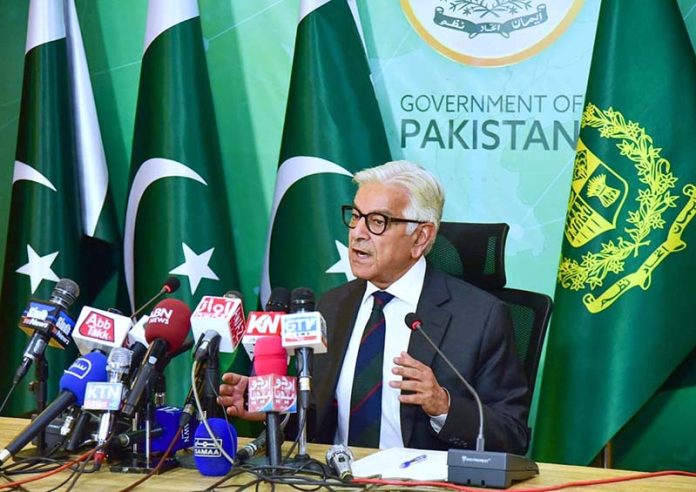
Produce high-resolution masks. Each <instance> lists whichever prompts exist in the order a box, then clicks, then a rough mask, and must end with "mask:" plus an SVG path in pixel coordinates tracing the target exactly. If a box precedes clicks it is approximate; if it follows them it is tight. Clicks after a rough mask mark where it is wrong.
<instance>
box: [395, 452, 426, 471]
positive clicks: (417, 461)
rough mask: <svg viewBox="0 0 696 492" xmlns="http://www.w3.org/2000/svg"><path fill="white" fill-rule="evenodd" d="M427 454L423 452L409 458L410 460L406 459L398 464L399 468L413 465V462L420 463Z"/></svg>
mask: <svg viewBox="0 0 696 492" xmlns="http://www.w3.org/2000/svg"><path fill="white" fill-rule="evenodd" d="M427 457H428V456H427V455H425V454H419V455H418V456H416V457H415V458H411V459H410V460H406V461H404V462H403V463H401V464H400V465H399V468H408V467H409V466H411V465H413V464H414V463H420V462H421V461H424V460H425V459H426V458H427Z"/></svg>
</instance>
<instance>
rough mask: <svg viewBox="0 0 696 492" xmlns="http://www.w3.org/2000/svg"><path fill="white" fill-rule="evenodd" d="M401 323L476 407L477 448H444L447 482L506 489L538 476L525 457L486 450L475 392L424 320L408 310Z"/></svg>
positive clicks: (480, 408)
mask: <svg viewBox="0 0 696 492" xmlns="http://www.w3.org/2000/svg"><path fill="white" fill-rule="evenodd" d="M404 322H405V323H406V326H408V328H409V329H411V330H412V331H417V332H418V333H420V334H421V335H422V336H423V338H425V340H426V341H427V342H428V344H429V345H430V346H431V347H432V348H433V349H434V350H435V352H436V353H437V354H438V355H439V356H440V357H441V358H442V360H443V361H444V362H445V363H446V364H447V365H448V366H449V368H450V369H452V371H453V372H454V374H455V375H456V376H457V378H458V379H459V380H460V381H461V382H462V384H463V385H464V386H465V387H466V389H467V390H469V393H471V395H472V396H473V397H474V400H475V401H476V406H477V407H478V414H479V430H478V436H477V437H476V451H471V450H468V449H449V450H448V451H447V481H448V482H451V483H456V484H460V485H473V486H482V487H496V488H508V487H510V484H511V482H512V481H513V480H525V479H527V478H530V477H532V476H534V475H538V474H539V467H538V466H537V464H536V463H535V462H534V461H532V460H531V459H529V458H527V457H526V456H520V455H517V454H512V453H500V452H495V451H485V440H484V437H483V428H484V422H483V406H482V405H481V399H480V398H479V395H478V393H477V392H476V390H475V389H474V388H473V386H471V385H470V384H469V382H468V381H467V380H466V379H464V376H462V374H461V372H459V370H457V368H456V367H455V366H454V364H452V362H451V361H450V360H449V359H448V358H447V356H446V355H445V354H444V353H442V351H441V350H440V348H439V347H438V346H437V345H435V343H434V342H433V341H432V339H431V338H430V337H429V336H428V334H427V333H426V332H425V331H424V330H423V321H422V320H421V319H420V318H418V316H417V315H416V314H415V313H408V314H407V315H406V317H405V318H404Z"/></svg>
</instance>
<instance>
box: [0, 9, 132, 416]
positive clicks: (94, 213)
mask: <svg viewBox="0 0 696 492" xmlns="http://www.w3.org/2000/svg"><path fill="white" fill-rule="evenodd" d="M27 4H28V8H29V15H28V25H27V40H26V48H25V54H24V74H23V80H22V96H21V105H20V111H19V124H18V133H17V147H16V153H15V161H14V163H2V165H3V166H7V165H10V166H12V165H13V174H12V199H11V203H10V214H9V224H8V237H7V246H6V250H5V268H4V273H3V281H2V296H1V298H2V303H1V304H0V347H2V350H3V357H1V358H0V373H2V374H3V375H5V376H6V377H3V378H2V381H0V394H2V395H3V398H5V396H7V395H8V392H9V384H10V380H11V377H10V376H11V375H12V374H14V372H15V370H16V368H17V366H18V364H19V362H20V361H21V360H22V355H23V353H24V349H25V348H26V346H27V342H28V338H27V336H26V335H25V334H24V333H22V332H21V331H20V330H19V329H18V328H17V323H18V321H19V317H20V315H21V314H22V311H23V310H24V309H25V308H26V306H27V303H28V301H29V299H30V298H35V299H41V300H48V299H49V298H50V297H51V292H52V290H53V288H54V286H55V285H56V282H58V280H59V279H61V278H69V279H71V280H73V281H75V282H76V283H77V284H78V286H79V288H80V296H79V297H78V299H77V302H76V303H75V304H74V305H73V306H72V307H71V308H70V314H71V315H72V316H73V317H74V318H76V317H77V315H78V313H79V312H80V307H81V305H83V304H89V305H94V304H95V303H94V301H95V298H96V297H97V296H98V295H99V294H100V292H101V291H102V289H103V287H104V286H105V284H106V282H107V281H109V280H110V279H112V278H113V275H114V274H115V272H116V268H117V259H116V258H117V254H116V252H117V251H118V246H117V243H118V242H119V241H118V233H117V231H116V225H115V219H114V215H113V212H114V209H113V204H112V203H111V195H110V193H109V176H108V169H107V167H106V160H105V157H104V151H103V148H102V141H101V135H100V131H99V122H98V119H97V112H96V107H95V104H94V98H93V94H92V87H91V83H90V78H89V70H88V67H87V60H86V58H85V52H84V47H83V44H82V37H81V33H80V28H79V25H78V18H77V15H76V13H75V6H74V3H73V0H67V1H64V0H32V1H31V2H27ZM104 302H107V301H106V300H105V301H104ZM99 307H103V308H107V307H111V306H110V305H106V306H99ZM44 355H45V358H46V361H47V362H48V366H49V370H48V377H49V380H48V384H47V387H48V393H49V394H48V399H49V401H50V400H52V399H53V398H54V397H55V395H56V393H57V392H58V380H59V379H60V377H61V376H62V374H63V369H65V368H66V367H68V366H69V365H70V363H71V362H72V361H73V360H74V359H75V358H76V356H77V351H76V350H75V348H74V345H72V346H69V347H68V348H67V350H59V349H56V348H48V349H47V350H46V352H45V354H44ZM32 379H34V371H33V370H32V371H30V372H29V374H27V375H26V376H25V377H24V379H23V380H22V382H21V383H20V384H19V385H18V386H17V388H15V390H14V392H13V393H12V398H11V399H9V400H8V401H7V406H6V407H5V409H4V413H6V414H11V415H20V414H24V413H26V412H29V411H30V410H32V409H34V408H36V397H35V395H34V394H32V393H31V391H29V390H28V389H27V388H28V383H29V382H30V381H31V380H32Z"/></svg>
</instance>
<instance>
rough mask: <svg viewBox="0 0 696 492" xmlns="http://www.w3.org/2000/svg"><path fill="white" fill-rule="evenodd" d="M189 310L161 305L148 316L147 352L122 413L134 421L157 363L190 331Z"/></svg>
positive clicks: (177, 304)
mask: <svg viewBox="0 0 696 492" xmlns="http://www.w3.org/2000/svg"><path fill="white" fill-rule="evenodd" d="M190 318H191V310H190V309H189V307H188V306H187V305H186V304H184V303H183V302H181V301H180V300H178V299H164V300H163V301H160V302H159V303H158V304H157V305H156V306H155V308H154V309H153V310H152V313H151V314H150V318H149V319H148V322H147V328H145V339H146V340H147V342H148V343H149V344H150V348H149V349H148V351H147V353H146V354H145V357H144V360H143V364H142V365H141V366H140V368H139V369H138V372H137V373H136V374H135V377H134V378H133V382H132V383H131V388H130V391H129V393H128V397H127V398H126V401H125V402H124V404H123V409H122V410H121V412H122V413H123V414H124V415H126V416H127V417H133V415H134V414H135V411H136V409H137V407H138V405H139V403H140V400H141V398H142V395H143V393H144V392H145V389H146V388H147V386H148V385H149V384H150V382H154V379H155V377H156V376H157V373H158V372H159V371H158V370H161V369H162V368H161V367H159V364H158V362H159V361H160V360H161V359H163V358H164V357H165V356H166V355H167V354H172V353H175V352H176V351H178V350H179V349H180V348H181V346H182V345H183V344H184V341H185V340H186V336H187V335H188V332H189V331H190V329H191V323H190Z"/></svg>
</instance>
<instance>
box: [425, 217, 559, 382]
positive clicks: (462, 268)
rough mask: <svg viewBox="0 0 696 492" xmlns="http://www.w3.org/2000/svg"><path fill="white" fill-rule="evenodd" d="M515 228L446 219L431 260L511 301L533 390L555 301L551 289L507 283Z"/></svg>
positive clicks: (522, 358) (519, 351) (518, 343)
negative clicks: (507, 249)
mask: <svg viewBox="0 0 696 492" xmlns="http://www.w3.org/2000/svg"><path fill="white" fill-rule="evenodd" d="M509 229H510V227H509V226H508V225H507V224H505V223H491V224H483V223H467V222H443V223H442V224H440V230H439V232H438V235H437V238H436V239H435V243H434V245H433V248H432V250H431V251H430V253H428V260H429V261H430V262H431V263H432V264H433V265H435V266H436V267H438V268H439V269H440V270H442V271H444V272H446V273H449V274H450V275H453V276H455V277H459V278H461V279H463V280H466V281H467V282H469V283H471V284H474V285H476V286H477V287H480V288H482V289H484V290H487V291H489V292H490V293H491V294H493V295H495V296H497V297H499V298H500V299H502V300H503V301H505V302H506V303H507V304H508V306H509V308H510V312H511V315H512V322H513V328H514V330H515V345H516V347H517V354H518V356H519V358H520V361H521V362H522V365H523V367H524V371H525V374H526V376H527V381H528V383H529V387H530V390H531V391H532V392H533V391H534V384H535V382H536V376H537V371H538V369H539V360H540V359H541V351H542V349H543V346H544V337H545V336H546V329H547V327H548V325H549V320H550V318H551V309H552V306H553V302H552V301H551V298H550V297H549V296H547V295H545V294H540V293H538V292H532V291H528V290H521V289H511V288H506V287H505V284H506V281H507V279H506V276H505V241H506V239H507V233H508V231H509Z"/></svg>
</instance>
